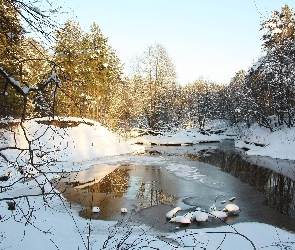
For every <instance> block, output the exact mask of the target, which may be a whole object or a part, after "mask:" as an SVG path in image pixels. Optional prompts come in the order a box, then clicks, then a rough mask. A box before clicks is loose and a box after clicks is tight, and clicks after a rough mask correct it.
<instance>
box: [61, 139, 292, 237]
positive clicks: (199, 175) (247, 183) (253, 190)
mask: <svg viewBox="0 0 295 250" xmlns="http://www.w3.org/2000/svg"><path fill="white" fill-rule="evenodd" d="M225 149H226V150H225ZM231 150H233V148H232V142H230V141H227V142H224V143H221V144H216V143H215V144H212V145H208V144H206V145H196V147H195V148H194V147H193V146H190V147H173V148H171V147H170V148H169V147H153V148H149V149H147V154H153V156H151V157H164V158H165V161H164V162H161V163H157V164H153V165H148V166H142V165H136V164H126V165H123V166H120V167H118V168H117V169H115V170H114V171H113V172H111V173H110V174H108V175H107V176H106V177H105V178H103V179H102V180H100V181H99V182H98V183H94V184H93V183H89V184H84V185H83V183H78V182H65V181H61V182H60V183H59V184H58V186H57V188H58V189H59V190H60V191H62V192H63V194H64V196H65V198H66V199H67V200H68V201H70V202H75V203H78V204H80V205H82V206H83V207H82V208H81V210H80V211H79V214H80V216H82V217H84V218H92V219H101V220H116V221H119V222H120V223H123V224H124V223H128V224H130V223H131V224H146V225H148V226H151V227H152V228H153V229H155V230H157V231H163V232H169V231H172V230H175V228H176V227H180V228H181V227H183V228H202V227H216V226H221V225H225V223H228V224H234V223H238V222H262V223H267V224H271V225H273V226H276V227H279V228H284V229H287V230H290V231H293V232H295V218H294V215H295V213H294V181H293V180H292V179H290V178H286V177H284V176H283V175H282V174H280V173H276V172H274V171H272V170H267V169H264V168H261V167H258V166H256V165H255V164H254V163H253V161H254V160H255V159H254V158H253V159H251V160H249V159H248V160H249V161H250V163H249V162H248V163H245V162H247V161H245V159H244V157H245V156H243V153H241V152H238V153H237V151H231ZM184 155H185V156H184ZM138 157H140V156H138ZM145 157H146V156H145ZM260 159H261V158H260ZM251 161H252V162H251ZM209 163H210V164H209ZM247 164H250V165H249V166H248V165H247ZM286 164H287V163H286ZM288 164H292V162H288ZM170 165H172V166H178V167H180V168H179V170H177V171H174V170H173V169H172V170H171V168H168V169H167V168H166V167H167V166H170ZM213 165H215V166H218V167H215V166H213ZM182 166H185V167H184V168H182ZM294 166H295V164H294ZM99 167H100V166H99V165H95V166H92V167H91V171H96V169H97V171H99ZM84 171H85V170H84ZM86 171H87V170H86ZM89 171H90V170H89ZM229 173H230V174H229ZM62 180H63V179H62ZM216 196H217V202H216V206H217V209H219V210H221V209H222V208H223V207H224V205H222V204H221V203H220V201H222V200H226V201H227V203H230V202H229V198H231V197H236V200H235V201H234V202H233V203H235V204H237V205H238V206H239V207H240V208H241V212H240V214H239V216H234V217H228V218H227V219H226V220H225V222H224V221H221V220H218V219H215V218H211V219H209V220H208V221H206V222H203V223H196V222H193V223H191V224H190V225H188V226H186V227H184V226H181V225H179V224H174V223H169V222H168V221H167V220H166V218H165V214H166V213H167V212H168V211H169V210H171V209H172V208H173V207H175V206H180V207H181V208H182V210H181V211H179V214H180V215H181V214H184V213H185V212H188V211H194V210H195V209H196V208H197V207H201V208H202V209H207V210H208V208H209V207H210V206H211V205H212V204H213V203H214V200H215V198H216ZM92 206H99V207H100V210H101V212H100V213H98V214H93V213H92V211H91V207H92ZM122 207H124V208H127V209H128V213H127V214H122V213H121V212H120V211H121V208H122Z"/></svg>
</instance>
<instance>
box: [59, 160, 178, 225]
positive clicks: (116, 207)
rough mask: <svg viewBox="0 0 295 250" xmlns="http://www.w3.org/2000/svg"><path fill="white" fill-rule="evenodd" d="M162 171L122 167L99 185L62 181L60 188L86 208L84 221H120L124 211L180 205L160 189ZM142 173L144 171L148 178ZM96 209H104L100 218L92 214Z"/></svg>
mask: <svg viewBox="0 0 295 250" xmlns="http://www.w3.org/2000/svg"><path fill="white" fill-rule="evenodd" d="M158 170H159V169H157V168H154V167H151V166H149V167H146V168H142V166H140V167H139V168H138V169H137V166H132V165H125V166H120V167H118V168H117V169H115V170H114V171H113V172H111V173H109V174H108V175H106V176H105V177H104V178H103V179H101V180H100V181H99V182H97V183H93V182H89V183H86V184H85V183H80V182H77V181H74V182H69V181H64V182H62V180H61V181H60V182H59V183H58V184H57V185H56V188H57V189H58V190H59V191H60V192H62V193H63V196H64V197H65V198H66V199H67V200H68V201H70V202H75V203H78V204H80V205H82V206H83V207H84V208H83V209H82V210H81V211H80V212H79V215H80V216H81V217H83V218H93V219H101V220H120V217H122V216H124V214H121V208H122V207H126V208H128V211H135V212H137V211H140V210H141V209H144V208H148V207H151V206H154V205H159V204H167V205H174V204H175V203H176V201H177V200H178V197H176V196H173V195H169V194H168V193H167V192H166V191H164V190H162V189H160V186H161V184H160V182H161V181H160V179H159V178H160V176H161V174H159V171H158ZM86 171H87V170H86ZM91 171H92V170H91ZM141 171H144V174H143V173H141ZM130 172H132V174H130ZM136 174H137V175H138V176H136ZM94 206H99V207H100V213H99V214H94V213H92V210H91V208H92V207H94Z"/></svg>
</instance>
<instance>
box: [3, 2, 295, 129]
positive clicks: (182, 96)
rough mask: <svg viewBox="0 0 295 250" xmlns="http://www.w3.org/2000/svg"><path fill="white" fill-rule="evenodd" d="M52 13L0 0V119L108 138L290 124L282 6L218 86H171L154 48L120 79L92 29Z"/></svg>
mask: <svg viewBox="0 0 295 250" xmlns="http://www.w3.org/2000/svg"><path fill="white" fill-rule="evenodd" d="M56 11H57V10H52V9H51V10H49V11H48V13H49V14H48V15H45V14H44V13H43V12H41V11H40V10H39V9H38V8H34V7H33V6H32V5H30V4H28V3H25V1H10V0H1V5H0V58H1V61H0V93H1V95H0V101H1V106H0V118H5V117H13V118H19V119H29V118H34V117H53V118H54V117H58V116H74V117H84V118H89V119H93V120H95V121H98V122H100V123H101V124H102V125H103V126H106V127H107V128H109V129H111V130H113V131H129V130H130V129H132V128H134V127H139V128H149V129H152V130H164V131H165V130H171V129H177V128H183V127H187V126H195V127H199V128H202V127H204V126H205V125H206V123H207V122H208V121H209V120H212V119H223V120H227V121H228V122H229V125H234V124H239V123H243V124H246V125H247V126H250V125H251V124H253V123H258V124H259V125H260V126H263V127H266V128H268V129H269V130H270V131H273V130H275V129H276V127H279V126H281V125H285V126H287V127H293V126H294V122H295V95H294V94H295V93H294V88H295V13H294V11H293V9H291V8H290V7H289V6H288V5H285V6H282V8H281V10H276V11H273V12H272V14H271V15H270V16H269V17H268V19H267V20H265V21H264V22H262V23H261V30H263V31H264V34H263V36H262V37H261V41H262V45H261V46H262V50H263V53H262V54H261V55H260V57H259V59H258V60H257V61H256V62H255V63H254V64H253V65H252V66H251V67H250V68H249V70H248V71H245V70H240V71H239V72H236V74H235V75H233V76H232V79H231V81H230V83H229V84H223V85H221V84H217V83H215V82H212V81H210V80H208V79H204V78H199V79H196V80H195V81H193V82H190V83H187V84H186V85H180V84H179V83H178V82H177V72H176V69H175V66H174V64H173V62H172V60H171V58H170V57H169V54H168V52H167V51H166V49H165V47H164V45H162V44H157V43H155V44H152V45H149V46H147V48H146V50H145V51H143V53H142V54H141V55H140V56H138V57H137V58H136V60H134V62H133V64H132V69H133V70H132V74H130V75H128V76H125V75H124V74H123V67H124V65H122V63H121V62H120V58H119V57H118V56H117V55H116V51H115V49H114V48H112V47H111V46H110V45H109V44H108V38H107V37H105V36H104V35H103V34H102V31H101V29H100V27H99V24H96V23H93V24H92V26H91V27H90V30H89V31H87V32H86V31H84V30H83V29H82V28H81V26H80V24H79V23H77V22H74V21H71V20H68V21H66V22H65V23H64V24H62V25H59V24H57V23H55V22H54V21H53V20H54V19H53V18H52V15H53V14H55V12H56ZM36 34H37V35H36Z"/></svg>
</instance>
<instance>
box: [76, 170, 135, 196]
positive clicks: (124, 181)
mask: <svg viewBox="0 0 295 250" xmlns="http://www.w3.org/2000/svg"><path fill="white" fill-rule="evenodd" d="M129 179H130V176H129V173H128V170H127V169H123V168H117V169H115V170H114V171H113V172H111V173H110V174H108V175H107V176H105V177H104V178H103V179H102V180H100V181H99V182H97V183H94V184H92V185H87V186H85V187H84V188H82V190H86V191H87V192H89V193H105V194H114V195H115V197H122V196H123V195H124V194H125V193H126V190H127V189H128V187H129Z"/></svg>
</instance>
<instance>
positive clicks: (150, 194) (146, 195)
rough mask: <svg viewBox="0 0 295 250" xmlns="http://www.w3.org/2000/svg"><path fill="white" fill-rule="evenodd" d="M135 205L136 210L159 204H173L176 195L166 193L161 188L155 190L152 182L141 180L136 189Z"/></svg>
mask: <svg viewBox="0 0 295 250" xmlns="http://www.w3.org/2000/svg"><path fill="white" fill-rule="evenodd" d="M136 199H138V200H139V201H138V202H137V204H136V206H137V209H138V210H141V209H144V208H147V207H151V206H154V205H159V204H169V205H170V204H175V203H176V201H177V199H178V198H177V197H176V196H173V195H168V194H166V193H165V192H164V191H163V190H157V188H156V186H155V184H154V183H147V182H141V184H140V187H139V189H138V190H137V191H136Z"/></svg>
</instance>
